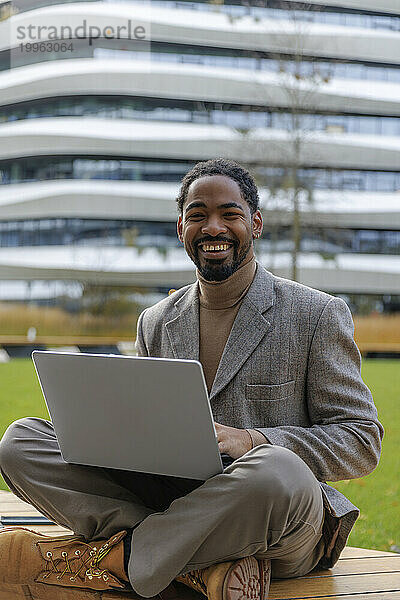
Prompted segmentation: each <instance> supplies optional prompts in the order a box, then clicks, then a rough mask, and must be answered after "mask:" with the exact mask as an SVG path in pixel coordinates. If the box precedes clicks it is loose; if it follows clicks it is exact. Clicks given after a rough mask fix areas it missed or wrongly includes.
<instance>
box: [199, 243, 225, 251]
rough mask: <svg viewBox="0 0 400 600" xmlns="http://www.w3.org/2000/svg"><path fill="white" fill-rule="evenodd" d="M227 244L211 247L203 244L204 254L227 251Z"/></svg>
mask: <svg viewBox="0 0 400 600" xmlns="http://www.w3.org/2000/svg"><path fill="white" fill-rule="evenodd" d="M228 248H229V244H218V245H215V246H211V245H210V244H203V250H204V252H215V251H216V250H228Z"/></svg>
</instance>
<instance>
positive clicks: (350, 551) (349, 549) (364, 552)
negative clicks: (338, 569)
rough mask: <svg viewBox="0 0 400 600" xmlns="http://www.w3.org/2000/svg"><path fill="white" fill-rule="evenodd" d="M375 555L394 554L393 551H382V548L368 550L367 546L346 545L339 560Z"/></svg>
mask: <svg viewBox="0 0 400 600" xmlns="http://www.w3.org/2000/svg"><path fill="white" fill-rule="evenodd" d="M375 556H396V554H394V553H393V552H384V551H382V550H370V549H368V548H355V547H353V546H346V548H344V550H343V552H342V554H341V555H340V559H339V560H347V559H349V558H371V557H375Z"/></svg>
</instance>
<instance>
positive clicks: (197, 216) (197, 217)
mask: <svg viewBox="0 0 400 600" xmlns="http://www.w3.org/2000/svg"><path fill="white" fill-rule="evenodd" d="M202 217H203V215H202V214H201V213H192V214H190V215H187V216H186V218H187V219H201V218H202Z"/></svg>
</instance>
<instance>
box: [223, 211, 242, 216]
mask: <svg viewBox="0 0 400 600" xmlns="http://www.w3.org/2000/svg"><path fill="white" fill-rule="evenodd" d="M224 217H240V215H239V213H234V212H228V213H225V214H224Z"/></svg>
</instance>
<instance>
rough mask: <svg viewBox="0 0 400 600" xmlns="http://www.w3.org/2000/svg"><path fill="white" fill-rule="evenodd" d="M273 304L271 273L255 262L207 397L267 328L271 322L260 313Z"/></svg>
mask: <svg viewBox="0 0 400 600" xmlns="http://www.w3.org/2000/svg"><path fill="white" fill-rule="evenodd" d="M272 305H273V280H272V276H271V274H270V273H268V271H266V270H265V269H264V268H263V267H261V265H258V266H257V272H256V275H255V277H254V281H253V283H252V284H251V286H250V288H249V291H248V292H247V294H246V296H245V297H244V298H243V301H242V304H241V306H240V309H239V312H238V314H237V315H236V319H235V321H234V323H233V326H232V330H231V333H230V335H229V338H228V340H227V342H226V346H225V348H224V352H223V354H222V357H221V361H220V363H219V366H218V370H217V373H216V375H215V379H214V383H213V386H212V388H211V393H210V400H211V399H212V398H213V397H214V396H216V395H217V394H218V393H219V392H220V391H221V390H222V389H223V388H224V387H225V386H226V385H227V384H228V383H229V382H230V381H231V379H232V378H233V377H234V376H235V375H236V373H237V372H238V371H239V369H240V368H241V366H242V365H243V364H244V363H245V362H246V360H247V359H248V358H249V356H250V355H251V353H252V352H253V351H254V350H255V348H256V347H257V346H258V344H259V343H260V342H261V340H262V339H263V337H264V336H265V334H266V333H267V331H268V330H269V329H270V327H271V323H270V321H268V319H267V318H265V317H264V316H263V313H265V312H266V311H267V310H268V309H269V308H271V306H272Z"/></svg>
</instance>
